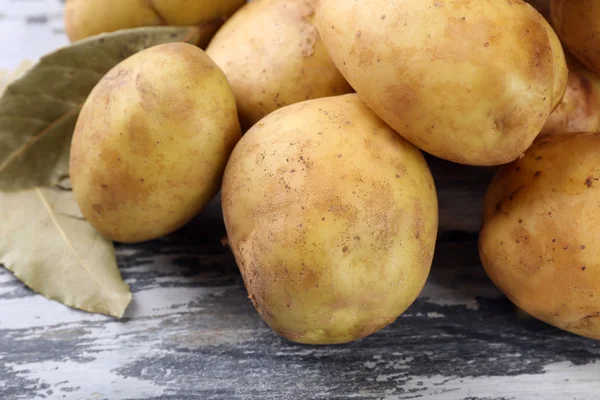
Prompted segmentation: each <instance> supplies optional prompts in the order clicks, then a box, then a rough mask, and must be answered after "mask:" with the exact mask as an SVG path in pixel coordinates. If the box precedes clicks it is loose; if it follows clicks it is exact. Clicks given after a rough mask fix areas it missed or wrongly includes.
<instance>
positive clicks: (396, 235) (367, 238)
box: [222, 94, 438, 344]
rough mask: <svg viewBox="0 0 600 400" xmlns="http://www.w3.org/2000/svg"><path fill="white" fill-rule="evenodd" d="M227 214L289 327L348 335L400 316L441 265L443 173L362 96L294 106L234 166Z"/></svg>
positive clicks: (243, 266) (232, 239) (239, 152)
mask: <svg viewBox="0 0 600 400" xmlns="http://www.w3.org/2000/svg"><path fill="white" fill-rule="evenodd" d="M222 204H223V214H224V217H225V225H226V227H227V233H228V235H229V243H230V245H231V248H232V250H233V253H234V255H235V258H236V261H237V263H238V266H239V267H240V270H241V272H242V276H243V278H244V282H245V284H246V288H247V289H248V292H249V297H250V299H251V300H252V302H253V303H254V306H255V307H256V309H257V310H258V312H259V313H260V315H261V316H262V317H263V319H264V320H265V321H266V322H267V324H269V325H270V326H271V328H273V329H274V330H275V331H276V332H277V333H279V334H280V335H282V336H284V337H286V338H287V339H290V340H293V341H296V342H300V343H315V344H326V343H343V342H348V341H351V340H355V339H358V338H361V337H364V336H367V335H369V334H371V333H373V332H375V331H377V330H379V329H381V328H383V327H385V326H386V325H388V324H390V323H391V322H393V321H394V320H395V319H396V318H397V317H398V316H399V315H400V314H402V313H403V312H404V311H405V310H406V309H407V307H408V306H409V305H410V304H411V303H412V302H413V301H414V300H415V299H416V297H417V296H418V294H419V292H420V291H421V289H422V288H423V285H424V284H425V280H426V279H427V276H428V274H429V270H430V267H431V260H432V256H433V250H434V246H435V241H436V233H437V222H438V210H437V197H436V192H435V187H434V183H433V179H432V177H431V173H430V171H429V168H428V167H427V164H426V162H425V160H424V158H423V156H422V155H421V153H420V152H419V150H418V149H417V148H415V147H414V146H413V145H411V144H410V143H408V142H407V141H405V140H404V139H402V138H401V137H400V136H399V135H398V134H396V133H395V132H394V131H393V130H392V129H390V128H389V127H388V126H387V125H386V124H385V123H384V122H383V121H381V120H380V119H379V118H378V117H377V116H376V115H375V114H374V113H373V112H372V111H370V110H369V109H368V108H367V107H366V106H365V105H364V104H363V103H362V101H361V100H360V99H359V98H358V96H357V95H355V94H349V95H344V96H338V97H329V98H323V99H317V100H309V101H305V102H302V103H297V104H294V105H291V106H288V107H284V108H282V109H280V110H278V111H275V112H273V113H272V114H270V115H268V116H267V117H265V118H264V119H263V120H261V121H260V122H259V123H257V124H256V125H254V127H253V128H252V129H250V130H249V131H248V132H247V133H246V134H245V135H244V137H243V138H242V140H241V141H240V142H239V144H238V145H237V146H236V148H235V150H234V152H233V154H232V156H231V159H230V161H229V163H228V164H227V169H226V172H225V177H224V179H223V191H222Z"/></svg>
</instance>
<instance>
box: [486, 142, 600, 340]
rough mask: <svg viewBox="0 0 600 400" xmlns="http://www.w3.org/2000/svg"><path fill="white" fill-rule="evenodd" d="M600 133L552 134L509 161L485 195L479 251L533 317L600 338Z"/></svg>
mask: <svg viewBox="0 0 600 400" xmlns="http://www.w3.org/2000/svg"><path fill="white" fill-rule="evenodd" d="M598 151H600V134H591V133H590V134H579V135H572V136H552V137H548V138H544V139H543V140H540V141H538V142H536V143H535V144H534V145H533V146H532V147H531V148H530V149H529V150H528V152H527V153H526V154H525V156H524V157H523V158H522V159H520V160H518V161H515V162H513V163H511V164H509V165H507V166H504V167H503V168H502V169H501V170H500V171H499V173H498V175H497V176H496V177H495V178H494V180H493V181H492V183H491V185H490V188H489V190H488V193H487V195H486V199H485V205H484V223H483V226H482V230H481V233H480V239H479V245H480V256H481V261H482V263H483V266H484V268H485V270H486V272H487V273H488V276H489V277H490V278H491V279H492V281H493V282H494V283H495V284H496V286H498V288H499V289H500V290H502V291H503V292H504V293H505V294H506V295H507V297H508V298H509V299H510V300H511V301H513V302H514V303H515V304H516V305H518V306H519V307H520V308H522V309H523V310H525V311H526V312H527V313H529V314H531V315H532V316H534V317H536V318H538V319H541V320H543V321H545V322H547V323H550V324H552V325H554V326H556V327H558V328H561V329H564V330H567V331H570V332H573V333H576V334H579V335H582V336H587V337H591V338H595V339H600V324H599V318H598V316H599V315H600V314H599V313H600V296H598V291H599V290H600V262H599V261H598V259H597V257H595V255H597V254H598V252H599V251H600V246H599V245H598V243H599V240H598V239H599V238H600V231H599V230H598V226H600V215H598V213H597V211H596V210H597V207H598V204H599V203H598V196H599V195H600V191H599V190H600V185H597V184H596V181H597V180H598V179H600V163H599V162H597V156H596V154H597V152H598Z"/></svg>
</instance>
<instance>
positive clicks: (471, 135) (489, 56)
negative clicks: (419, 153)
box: [315, 0, 567, 166]
mask: <svg viewBox="0 0 600 400" xmlns="http://www.w3.org/2000/svg"><path fill="white" fill-rule="evenodd" d="M401 3H402V4H398V2H392V1H388V0H363V1H346V0H321V1H320V3H319V8H318V10H317V16H316V20H315V21H316V25H317V27H318V28H319V31H320V33H321V37H322V38H323V41H324V43H325V45H326V46H327V48H328V49H329V52H330V54H331V57H332V58H333V60H334V61H335V63H336V65H337V66H338V68H339V69H340V71H341V72H342V74H343V75H344V76H345V77H346V79H347V80H348V81H349V82H350V84H351V85H352V86H353V87H354V89H355V90H356V92H357V93H358V94H359V95H360V97H361V98H362V99H363V100H364V101H365V102H366V103H367V105H368V106H369V107H370V108H371V109H372V110H373V111H375V113H376V114H378V115H379V116H380V117H381V118H382V119H383V120H384V121H386V122H387V123H388V124H389V125H390V126H391V127H392V128H394V129H395V130H396V131H397V132H398V133H400V134H401V135H402V136H404V137H405V138H406V139H408V140H409V141H411V142H412V143H414V144H415V145H417V146H418V147H420V148H421V149H423V150H425V151H427V152H429V153H431V154H433V155H435V156H438V157H440V158H444V159H446V160H449V161H453V162H457V163H461V164H470V165H487V166H491V165H500V164H504V163H507V162H510V161H512V160H514V159H516V158H518V157H519V156H520V155H522V154H523V153H524V152H525V150H526V149H527V148H528V147H529V146H530V145H531V143H532V142H533V140H534V139H535V137H536V135H537V134H538V133H539V132H540V130H541V129H542V126H543V125H544V122H545V121H546V118H548V116H549V115H550V113H551V112H552V110H553V109H554V108H555V107H556V106H557V105H558V104H559V102H560V100H561V98H562V96H563V94H564V91H565V86H566V81H567V68H566V64H565V60H564V53H563V51H562V48H561V46H560V43H559V41H558V38H557V37H556V35H555V33H554V32H553V31H552V29H551V27H550V25H549V24H548V23H547V22H546V20H545V19H544V18H543V17H542V16H541V15H540V14H539V13H538V12H537V11H536V10H535V9H534V8H533V7H531V6H530V5H528V4H526V3H524V2H523V1H521V0H512V1H471V0H452V1H448V0H446V1H440V0H406V1H402V2H401ZM506 21H510V29H507V28H506Z"/></svg>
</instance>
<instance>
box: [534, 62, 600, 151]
mask: <svg viewBox="0 0 600 400" xmlns="http://www.w3.org/2000/svg"><path fill="white" fill-rule="evenodd" d="M567 61H568V63H567V64H568V65H569V81H568V83H567V92H566V93H565V97H563V101H562V103H560V105H559V106H558V108H557V109H556V110H554V112H553V113H552V115H550V117H549V118H548V120H547V121H546V124H545V125H544V128H543V129H542V132H540V135H539V136H538V139H539V138H542V137H545V136H548V135H565V134H573V133H581V132H600V76H599V75H597V74H596V73H594V72H591V71H590V70H588V69H587V68H586V67H585V66H583V65H582V64H580V63H579V62H578V61H577V60H575V59H573V58H571V57H567Z"/></svg>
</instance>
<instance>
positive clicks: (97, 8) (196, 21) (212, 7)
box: [64, 0, 246, 41]
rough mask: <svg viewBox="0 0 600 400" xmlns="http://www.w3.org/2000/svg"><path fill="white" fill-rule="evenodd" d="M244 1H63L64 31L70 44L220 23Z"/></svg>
mask: <svg viewBox="0 0 600 400" xmlns="http://www.w3.org/2000/svg"><path fill="white" fill-rule="evenodd" d="M245 2H246V1H245V0H218V1H211V0H67V2H66V4H65V15H64V19H65V30H66V32H67V35H68V36H69V39H71V41H76V40H79V39H83V38H86V37H88V36H93V35H97V34H99V33H103V32H113V31H116V30H119V29H128V28H137V27H142V26H155V25H176V26H185V25H190V26H191V25H201V24H206V23H213V22H217V21H220V20H221V19H222V18H224V17H227V16H229V15H231V14H232V13H233V12H234V11H235V10H237V9H238V8H240V7H241V6H242V5H243V4H244V3H245Z"/></svg>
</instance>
